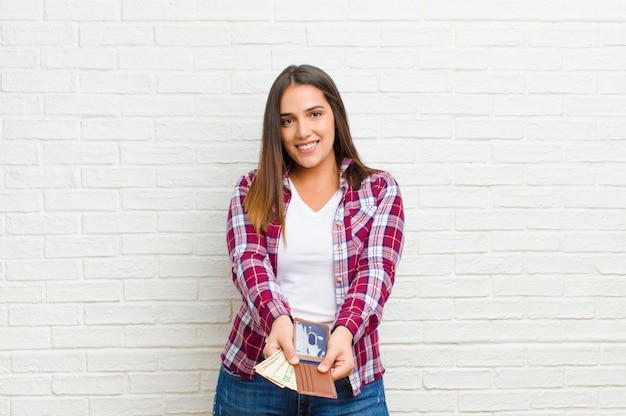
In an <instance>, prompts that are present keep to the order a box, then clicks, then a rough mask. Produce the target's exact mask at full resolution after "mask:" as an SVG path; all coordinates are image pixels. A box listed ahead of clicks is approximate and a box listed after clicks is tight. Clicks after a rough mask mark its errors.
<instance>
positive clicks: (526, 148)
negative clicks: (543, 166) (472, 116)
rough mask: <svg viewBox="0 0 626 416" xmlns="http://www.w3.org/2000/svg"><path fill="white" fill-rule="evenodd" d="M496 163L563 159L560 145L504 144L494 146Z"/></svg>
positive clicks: (545, 161) (552, 161) (530, 162)
mask: <svg viewBox="0 0 626 416" xmlns="http://www.w3.org/2000/svg"><path fill="white" fill-rule="evenodd" d="M492 152H493V153H492V154H493V155H492V157H493V161H494V162H495V163H528V164H532V163H557V162H560V161H561V159H562V149H561V147H560V146H549V145H544V144H540V143H537V144H504V145H500V144H497V145H494V146H493V151H492Z"/></svg>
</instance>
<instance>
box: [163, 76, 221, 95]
mask: <svg viewBox="0 0 626 416" xmlns="http://www.w3.org/2000/svg"><path fill="white" fill-rule="evenodd" d="M229 85H230V80H229V77H228V76H226V75H224V74H215V75H213V76H211V75H207V74H203V75H197V76H194V75H188V74H185V75H176V74H164V75H161V74H160V75H158V77H157V91H158V92H159V93H202V94H223V93H227V92H228V91H229Z"/></svg>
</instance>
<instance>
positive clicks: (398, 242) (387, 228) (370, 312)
mask: <svg viewBox="0 0 626 416" xmlns="http://www.w3.org/2000/svg"><path fill="white" fill-rule="evenodd" d="M375 181H376V182H375V184H373V186H372V189H374V190H376V191H374V192H372V193H373V194H374V196H375V198H376V210H375V212H374V215H373V216H372V219H371V228H370V230H369V234H368V236H367V238H366V240H365V242H364V245H363V247H362V250H361V251H360V252H359V253H357V254H356V255H357V256H358V258H357V266H356V275H355V277H354V279H352V281H351V283H350V287H349V289H348V293H347V294H346V298H345V301H344V303H343V305H342V307H341V309H340V311H339V314H338V318H337V320H336V322H335V325H336V326H338V325H343V326H346V327H347V328H348V329H349V330H350V332H352V335H353V342H354V343H356V342H358V341H359V340H360V339H361V338H362V337H363V336H365V335H369V334H370V333H372V332H373V331H374V330H375V329H376V328H377V327H378V325H379V323H380V321H381V319H382V313H383V307H384V305H385V302H386V301H387V299H388V298H389V295H390V294H391V288H392V287H393V284H394V281H395V274H396V266H397V265H398V263H399V261H400V256H401V254H402V249H403V245H404V208H403V203H402V197H401V194H400V189H399V187H398V184H397V182H396V181H395V179H394V178H393V177H392V176H391V175H389V174H388V173H387V174H380V175H379V176H378V178H376V179H375Z"/></svg>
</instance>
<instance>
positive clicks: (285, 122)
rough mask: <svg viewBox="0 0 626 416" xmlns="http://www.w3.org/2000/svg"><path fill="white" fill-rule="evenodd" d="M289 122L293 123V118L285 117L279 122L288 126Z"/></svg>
mask: <svg viewBox="0 0 626 416" xmlns="http://www.w3.org/2000/svg"><path fill="white" fill-rule="evenodd" d="M291 123H293V120H292V119H290V118H285V119H282V120H280V124H282V125H283V126H288V125H289V124H291Z"/></svg>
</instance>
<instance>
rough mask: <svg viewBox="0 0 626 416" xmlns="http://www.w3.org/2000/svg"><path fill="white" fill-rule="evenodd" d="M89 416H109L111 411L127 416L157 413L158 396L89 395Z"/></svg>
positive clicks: (158, 406)
mask: <svg viewBox="0 0 626 416" xmlns="http://www.w3.org/2000/svg"><path fill="white" fill-rule="evenodd" d="M89 404H90V406H89V415H90V416H109V415H110V414H111V413H114V414H118V415H122V414H123V415H127V416H141V415H158V414H159V413H161V411H162V407H163V405H162V403H161V397H160V396H150V395H145V396H144V395H141V396H138V395H135V396H115V397H97V396H94V397H90V399H89Z"/></svg>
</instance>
